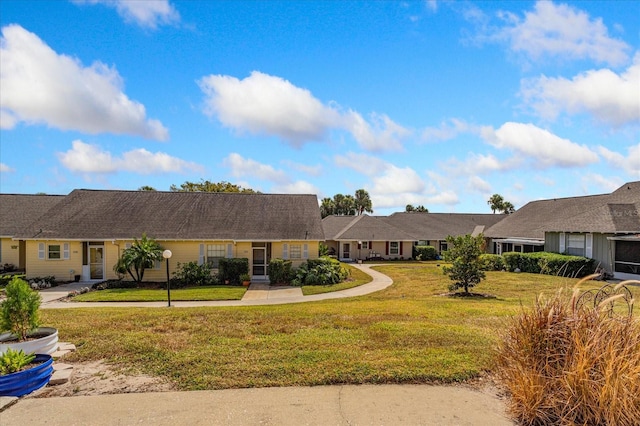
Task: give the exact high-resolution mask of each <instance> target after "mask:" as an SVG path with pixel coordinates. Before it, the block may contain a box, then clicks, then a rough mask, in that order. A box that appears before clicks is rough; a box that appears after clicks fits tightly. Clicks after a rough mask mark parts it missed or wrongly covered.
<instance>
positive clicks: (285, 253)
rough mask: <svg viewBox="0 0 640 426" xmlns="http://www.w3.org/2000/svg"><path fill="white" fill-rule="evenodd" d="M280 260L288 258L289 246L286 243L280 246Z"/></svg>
mask: <svg viewBox="0 0 640 426" xmlns="http://www.w3.org/2000/svg"><path fill="white" fill-rule="evenodd" d="M282 258H283V259H288V258H289V245H288V244H286V243H285V244H283V245H282Z"/></svg>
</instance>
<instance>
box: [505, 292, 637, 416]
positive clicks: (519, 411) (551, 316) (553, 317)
mask: <svg viewBox="0 0 640 426" xmlns="http://www.w3.org/2000/svg"><path fill="white" fill-rule="evenodd" d="M576 297H577V293H574V296H573V297H572V298H567V297H563V296H562V294H560V293H558V294H556V295H555V297H553V298H550V299H548V300H543V299H541V298H539V299H538V300H537V301H536V303H535V305H534V306H533V308H531V309H525V310H523V312H522V313H521V314H520V315H518V316H516V317H514V318H512V319H511V320H510V322H509V323H508V325H507V327H506V328H505V331H504V332H503V336H502V339H501V342H500V343H499V345H498V350H497V357H496V360H497V368H496V372H497V375H498V378H499V380H500V381H501V382H502V383H503V384H504V385H505V386H506V388H507V389H508V391H509V393H510V401H509V403H508V407H509V410H510V411H511V413H512V414H513V415H514V416H515V417H516V418H517V419H518V421H519V423H520V424H525V425H543V424H545V425H546V424H592V425H636V424H637V421H638V419H640V380H638V378H639V377H640V321H638V319H637V318H635V319H634V318H633V317H632V316H629V317H617V316H614V317H610V316H608V315H607V314H606V313H605V312H603V311H602V310H601V309H599V308H589V307H583V308H580V309H576V308H574V306H575V301H576ZM567 299H568V300H567ZM603 303H606V302H603Z"/></svg>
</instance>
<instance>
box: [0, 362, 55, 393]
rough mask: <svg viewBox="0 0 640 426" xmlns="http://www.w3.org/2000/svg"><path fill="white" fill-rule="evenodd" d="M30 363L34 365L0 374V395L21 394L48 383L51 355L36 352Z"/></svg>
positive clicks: (51, 371) (51, 368) (51, 363)
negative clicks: (14, 371)
mask: <svg viewBox="0 0 640 426" xmlns="http://www.w3.org/2000/svg"><path fill="white" fill-rule="evenodd" d="M32 363H34V364H35V363H40V364H38V365H36V366H35V367H32V368H29V369H27V370H23V371H18V372H16V373H11V374H7V375H4V376H0V396H23V395H26V394H29V393H31V392H33V391H34V390H37V389H40V388H41V387H43V386H45V385H46V384H47V383H49V380H50V379H51V375H52V374H53V358H52V357H51V355H45V354H38V355H36V357H35V359H34V360H33V361H32Z"/></svg>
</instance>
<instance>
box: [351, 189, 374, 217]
mask: <svg viewBox="0 0 640 426" xmlns="http://www.w3.org/2000/svg"><path fill="white" fill-rule="evenodd" d="M355 205H356V214H357V215H361V214H363V213H364V212H367V213H373V206H372V205H371V197H370V196H369V193H368V192H367V191H365V190H364V189H358V190H357V191H356V196H355Z"/></svg>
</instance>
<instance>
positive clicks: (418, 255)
mask: <svg viewBox="0 0 640 426" xmlns="http://www.w3.org/2000/svg"><path fill="white" fill-rule="evenodd" d="M411 256H412V257H413V258H414V259H416V260H435V259H437V258H438V251H437V250H436V248H435V247H433V246H413V253H412V254H411Z"/></svg>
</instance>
